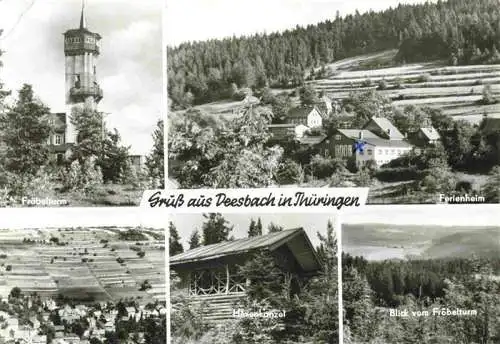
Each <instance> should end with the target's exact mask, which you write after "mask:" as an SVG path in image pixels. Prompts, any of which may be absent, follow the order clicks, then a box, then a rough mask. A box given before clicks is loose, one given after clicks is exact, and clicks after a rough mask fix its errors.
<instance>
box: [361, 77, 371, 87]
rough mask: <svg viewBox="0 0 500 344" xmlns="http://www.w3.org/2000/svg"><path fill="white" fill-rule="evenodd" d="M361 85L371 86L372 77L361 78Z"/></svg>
mask: <svg viewBox="0 0 500 344" xmlns="http://www.w3.org/2000/svg"><path fill="white" fill-rule="evenodd" d="M361 86H362V87H371V86H373V82H372V79H370V78H368V79H365V80H363V82H362V83H361Z"/></svg>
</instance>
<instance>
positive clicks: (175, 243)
mask: <svg viewBox="0 0 500 344" xmlns="http://www.w3.org/2000/svg"><path fill="white" fill-rule="evenodd" d="M168 230H169V233H170V236H169V237H168V243H169V254H170V255H171V256H174V255H176V254H179V253H182V252H184V249H183V247H182V244H181V243H180V237H179V233H178V232H177V228H176V227H175V225H174V224H173V223H172V221H170V222H169V223H168Z"/></svg>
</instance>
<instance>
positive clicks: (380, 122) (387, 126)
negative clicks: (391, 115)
mask: <svg viewBox="0 0 500 344" xmlns="http://www.w3.org/2000/svg"><path fill="white" fill-rule="evenodd" d="M371 121H373V122H374V123H375V124H376V125H377V126H378V127H379V128H380V129H381V130H382V131H383V132H384V133H388V132H389V131H390V133H391V135H390V137H391V138H392V139H399V140H402V139H403V138H404V136H403V134H401V132H400V131H399V130H398V128H396V127H395V126H394V124H392V123H391V121H389V120H388V119H387V118H384V117H372V118H371ZM368 123H370V122H368ZM367 125H368V124H367ZM365 127H366V126H365Z"/></svg>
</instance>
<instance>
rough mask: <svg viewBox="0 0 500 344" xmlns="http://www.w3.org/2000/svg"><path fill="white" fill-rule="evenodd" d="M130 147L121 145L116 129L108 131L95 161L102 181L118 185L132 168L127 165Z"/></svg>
mask: <svg viewBox="0 0 500 344" xmlns="http://www.w3.org/2000/svg"><path fill="white" fill-rule="evenodd" d="M129 150H130V146H128V147H125V146H122V145H121V136H120V133H119V132H118V130H117V129H114V130H113V131H108V132H107V133H106V135H105V137H104V141H103V146H102V153H101V156H100V158H99V159H98V160H97V161H96V163H97V165H98V166H99V167H100V168H101V171H102V176H103V181H104V182H113V183H118V182H120V180H121V179H122V177H123V176H124V175H125V174H126V173H127V169H129V168H132V166H131V165H130V163H129Z"/></svg>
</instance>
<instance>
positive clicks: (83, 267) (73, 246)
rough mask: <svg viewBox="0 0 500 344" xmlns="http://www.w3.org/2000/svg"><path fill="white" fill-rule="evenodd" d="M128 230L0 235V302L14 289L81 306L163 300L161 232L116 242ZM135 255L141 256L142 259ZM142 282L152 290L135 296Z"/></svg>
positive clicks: (35, 231)
mask: <svg viewBox="0 0 500 344" xmlns="http://www.w3.org/2000/svg"><path fill="white" fill-rule="evenodd" d="M128 230H129V228H127V229H124V228H92V229H80V228H78V229H75V228H72V229H44V230H39V229H26V230H23V231H15V230H0V275H1V276H2V278H1V279H0V297H7V296H8V294H9V292H10V290H11V289H12V288H14V287H19V288H21V290H22V291H23V292H24V293H35V292H36V293H38V294H39V295H41V296H42V297H43V296H46V297H48V296H56V295H58V294H61V295H64V296H67V297H71V298H73V299H80V300H82V301H91V300H96V301H105V300H114V301H118V300H120V299H122V298H137V299H139V302H151V301H154V300H164V299H165V251H164V249H165V246H164V239H161V233H159V231H157V230H153V229H151V230H148V231H147V232H146V235H145V239H146V240H142V241H138V242H135V241H124V240H120V233H123V232H125V231H128ZM157 235H158V236H157ZM155 236H156V237H158V238H160V240H156V239H155V238H154V237H155ZM140 251H142V252H144V253H145V254H144V255H143V256H142V257H141V256H140V254H138V252H140ZM145 280H147V281H148V282H149V283H150V284H151V286H152V288H150V289H148V290H146V291H140V290H139V289H140V286H141V284H142V283H143V282H144V281H145Z"/></svg>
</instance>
